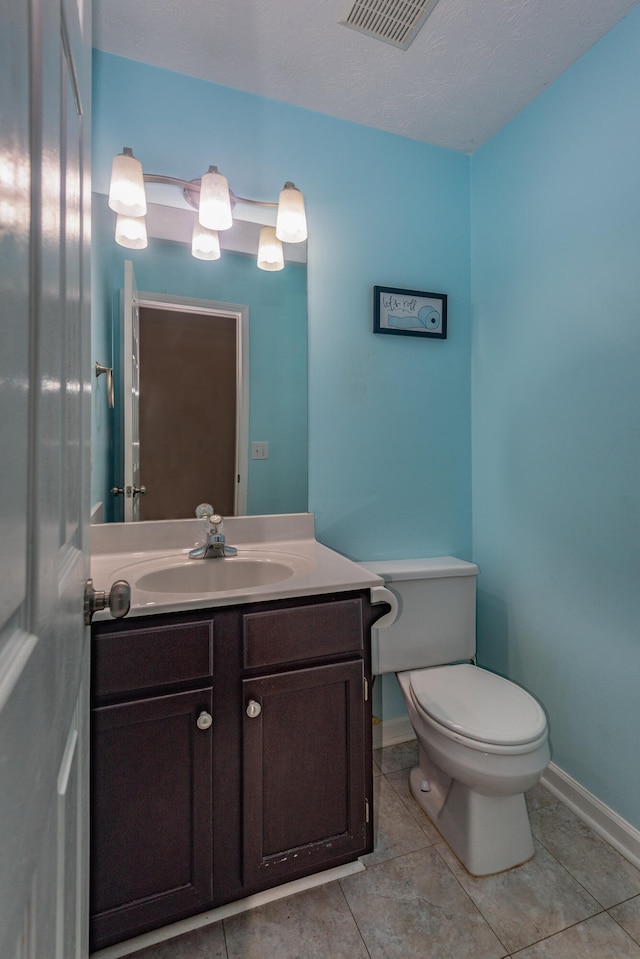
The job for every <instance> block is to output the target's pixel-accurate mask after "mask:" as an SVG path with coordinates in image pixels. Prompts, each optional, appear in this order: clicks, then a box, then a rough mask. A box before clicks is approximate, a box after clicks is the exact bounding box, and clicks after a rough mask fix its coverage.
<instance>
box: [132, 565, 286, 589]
mask: <svg viewBox="0 0 640 959" xmlns="http://www.w3.org/2000/svg"><path fill="white" fill-rule="evenodd" d="M294 572H296V570H295V569H294V568H293V566H288V565H285V564H284V563H282V562H275V561H274V560H270V559H242V558H240V557H235V556H234V557H233V558H226V559H195V560H189V561H188V562H183V563H177V564H174V565H170V566H164V567H163V568H162V569H155V570H152V571H151V572H148V573H143V574H142V575H138V576H137V577H136V576H135V575H133V576H132V583H131V585H132V586H133V587H134V588H135V589H139V590H142V591H143V592H149V593H197V594H198V595H202V594H203V593H213V592H218V591H220V590H228V589H250V588H253V587H255V586H266V585H267V584H269V583H279V582H282V580H285V579H289V577H290V576H293V574H294Z"/></svg>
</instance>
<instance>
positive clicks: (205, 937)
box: [131, 922, 227, 959]
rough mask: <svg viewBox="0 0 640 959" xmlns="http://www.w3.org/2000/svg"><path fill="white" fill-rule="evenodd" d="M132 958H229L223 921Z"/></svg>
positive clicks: (185, 934)
mask: <svg viewBox="0 0 640 959" xmlns="http://www.w3.org/2000/svg"><path fill="white" fill-rule="evenodd" d="M131 959H227V947H226V945H225V941H224V931H223V929H222V923H221V922H216V923H214V924H213V925H211V926H203V927H202V929H194V930H193V932H185V933H183V935H181V936H177V937H176V938H174V939H167V940H166V942H159V943H158V944H157V945H156V946H148V947H147V948H146V949H142V950H140V951H138V952H134V953H132V954H131Z"/></svg>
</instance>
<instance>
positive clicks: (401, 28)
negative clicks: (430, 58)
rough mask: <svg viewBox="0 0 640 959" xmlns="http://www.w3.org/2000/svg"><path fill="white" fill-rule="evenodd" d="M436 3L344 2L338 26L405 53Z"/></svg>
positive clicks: (403, 0)
mask: <svg viewBox="0 0 640 959" xmlns="http://www.w3.org/2000/svg"><path fill="white" fill-rule="evenodd" d="M437 2H438V0H355V2H354V0H347V2H346V3H345V5H344V7H343V8H342V16H341V18H340V20H339V21H338V23H341V24H342V25H343V26H345V27H351V28H352V29H353V30H358V31H359V32H360V33H366V34H367V36H369V37H374V38H375V39H376V40H383V41H384V42H385V43H391V44H393V46H394V47H400V49H401V50H406V49H407V47H408V46H409V44H410V43H411V42H412V41H413V40H414V38H415V36H416V34H417V33H418V30H419V29H420V27H421V26H422V24H423V23H424V21H425V20H426V19H427V17H428V16H429V14H430V13H431V11H432V10H433V8H434V7H435V5H436V3H437Z"/></svg>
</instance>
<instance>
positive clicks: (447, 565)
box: [359, 556, 480, 583]
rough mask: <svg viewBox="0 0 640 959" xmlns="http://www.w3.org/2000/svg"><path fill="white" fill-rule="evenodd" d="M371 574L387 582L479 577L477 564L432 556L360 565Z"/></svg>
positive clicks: (385, 560)
mask: <svg viewBox="0 0 640 959" xmlns="http://www.w3.org/2000/svg"><path fill="white" fill-rule="evenodd" d="M359 565H360V566H364V568H365V569H368V570H369V571H370V572H371V573H375V574H376V575H377V576H382V578H383V579H384V580H386V582H390V583H392V582H393V581H394V580H408V579H438V578H442V577H445V576H477V575H478V573H479V572H480V569H479V567H478V566H476V564H475V563H467V562H466V560H464V559H458V558H457V557H456V556H432V557H430V558H425V559H382V560H376V561H375V562H372V563H368V562H367V563H360V564H359Z"/></svg>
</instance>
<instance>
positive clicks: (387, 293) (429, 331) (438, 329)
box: [373, 286, 447, 340]
mask: <svg viewBox="0 0 640 959" xmlns="http://www.w3.org/2000/svg"><path fill="white" fill-rule="evenodd" d="M373 332H374V333H394V334H398V335H400V336H424V337H429V338H432V339H433V338H435V339H439V340H446V338H447V295H446V293H420V292H419V291H418V290H400V289H397V288H396V287H393V286H374V288H373Z"/></svg>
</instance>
